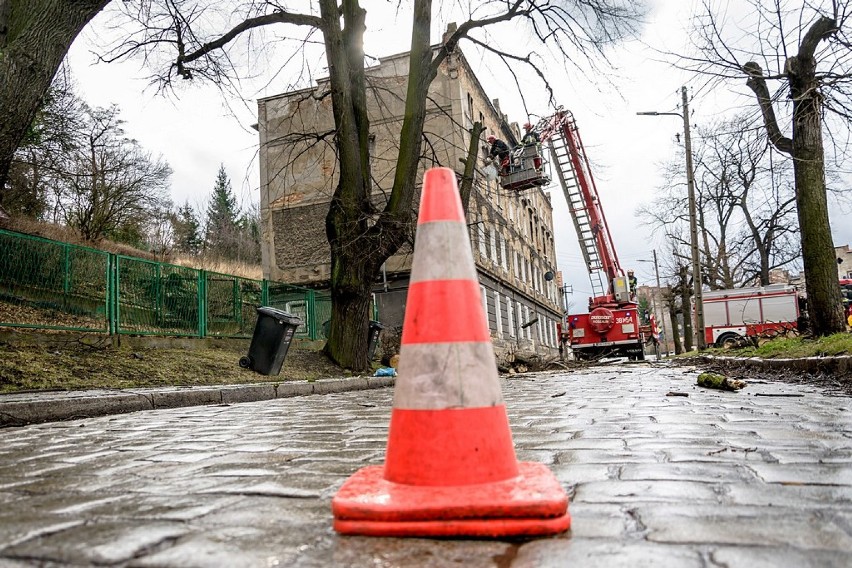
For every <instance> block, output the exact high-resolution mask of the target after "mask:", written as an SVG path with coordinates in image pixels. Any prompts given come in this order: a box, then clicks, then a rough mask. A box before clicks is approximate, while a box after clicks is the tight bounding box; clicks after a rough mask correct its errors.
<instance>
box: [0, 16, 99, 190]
mask: <svg viewBox="0 0 852 568" xmlns="http://www.w3.org/2000/svg"><path fill="white" fill-rule="evenodd" d="M108 3H109V0H76V1H71V0H0V113H2V115H3V120H2V121H0V191H4V190H5V187H6V180H7V179H8V176H9V167H10V166H11V163H12V158H13V157H14V155H15V151H16V150H17V149H18V145H19V144H20V143H21V140H23V138H24V135H25V134H26V132H27V128H29V126H30V124H31V123H32V121H33V118H35V115H36V112H37V111H38V109H39V108H40V107H41V106H42V99H43V97H44V95H45V93H46V92H47V90H48V88H49V87H50V83H51V81H52V80H53V76H54V74H55V73H56V70H57V69H58V68H59V65H60V64H61V63H62V60H63V58H64V57H65V54H66V53H67V52H68V48H69V47H71V43H72V42H73V41H74V39H75V38H76V37H77V34H78V33H80V30H82V29H83V27H84V26H85V25H86V24H87V23H88V22H89V21H90V20H91V19H92V18H93V17H94V16H95V15H96V14H97V13H98V12H100V11H101V10H102V9H103V7H104V6H106V5H107V4H108Z"/></svg>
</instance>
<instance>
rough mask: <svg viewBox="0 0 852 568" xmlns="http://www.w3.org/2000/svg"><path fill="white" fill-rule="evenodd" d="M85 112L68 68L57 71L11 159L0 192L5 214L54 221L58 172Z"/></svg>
mask: <svg viewBox="0 0 852 568" xmlns="http://www.w3.org/2000/svg"><path fill="white" fill-rule="evenodd" d="M85 113H86V109H85V104H84V103H83V101H82V100H81V99H80V98H79V97H78V96H77V94H76V93H75V90H74V83H73V80H72V79H71V76H70V74H69V73H68V70H67V68H62V69H60V71H59V72H58V73H57V74H56V77H55V78H54V81H53V84H52V85H51V87H50V89H49V91H48V92H47V94H45V96H44V105H43V106H42V107H41V108H40V109H39V111H38V113H37V114H36V117H35V119H34V120H33V122H32V123H31V124H30V126H29V128H28V129H27V133H26V136H25V137H24V139H23V140H22V141H21V145H20V147H19V148H18V150H17V151H16V152H15V154H14V156H13V159H12V163H11V166H10V168H9V174H8V177H7V183H6V188H5V191H2V192H0V204H2V206H3V208H4V209H6V211H7V212H9V213H10V214H12V215H23V216H25V217H30V218H33V219H40V220H52V221H54V222H57V217H58V215H57V210H56V209H55V208H54V209H53V210H51V208H50V205H51V204H56V202H57V200H56V192H57V191H59V189H60V188H59V185H58V184H57V182H56V179H57V173H58V172H61V171H62V170H63V165H62V164H63V163H64V162H65V160H66V158H67V156H68V154H69V152H71V151H72V149H73V147H74V143H75V135H76V133H77V132H79V130H80V125H81V124H82V122H83V121H84V120H85Z"/></svg>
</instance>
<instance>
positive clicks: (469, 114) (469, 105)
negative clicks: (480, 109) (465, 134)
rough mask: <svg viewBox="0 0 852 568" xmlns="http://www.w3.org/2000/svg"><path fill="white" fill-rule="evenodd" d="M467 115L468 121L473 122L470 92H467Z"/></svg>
mask: <svg viewBox="0 0 852 568" xmlns="http://www.w3.org/2000/svg"><path fill="white" fill-rule="evenodd" d="M467 116H468V117H469V118H470V122H471V123H472V122H473V97H472V96H471V94H470V93H468V94H467Z"/></svg>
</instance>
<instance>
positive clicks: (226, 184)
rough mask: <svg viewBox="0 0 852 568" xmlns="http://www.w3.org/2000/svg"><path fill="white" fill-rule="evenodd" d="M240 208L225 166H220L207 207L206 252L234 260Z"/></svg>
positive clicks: (237, 239)
mask: <svg viewBox="0 0 852 568" xmlns="http://www.w3.org/2000/svg"><path fill="white" fill-rule="evenodd" d="M239 214H240V211H239V208H238V207H237V198H236V197H234V193H233V190H232V189H231V180H230V179H229V178H228V174H227V173H226V172H225V165H224V164H222V165H220V166H219V173H218V174H217V175H216V184H215V185H214V186H213V195H212V196H211V199H210V204H209V205H208V206H207V225H206V227H205V232H204V250H205V252H207V253H210V254H212V255H214V256H218V257H221V258H234V257H236V254H235V252H236V251H235V247H234V245H235V244H236V243H237V242H238V241H239V233H240V230H239V229H240V228H239V222H238V220H239Z"/></svg>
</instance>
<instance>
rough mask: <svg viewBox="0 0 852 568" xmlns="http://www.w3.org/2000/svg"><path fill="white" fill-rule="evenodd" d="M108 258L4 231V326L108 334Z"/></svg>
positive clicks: (0, 257) (0, 234) (0, 285)
mask: <svg viewBox="0 0 852 568" xmlns="http://www.w3.org/2000/svg"><path fill="white" fill-rule="evenodd" d="M109 284H110V279H109V254H108V253H106V252H103V251H99V250H95V249H91V248H87V247H81V246H76V245H70V244H67V243H60V242H58V241H51V240H49V239H43V238H40V237H30V236H26V237H22V236H21V235H19V234H17V233H11V232H8V231H2V230H0V322H3V323H2V325H6V326H11V327H26V328H42V329H68V330H74V331H100V332H108V331H109V330H110V328H109V320H110V314H109V308H110V302H109V299H110V295H111V290H110V286H109Z"/></svg>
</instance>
